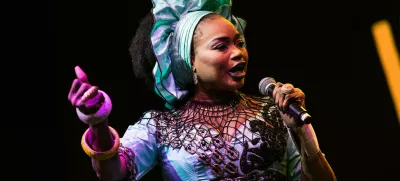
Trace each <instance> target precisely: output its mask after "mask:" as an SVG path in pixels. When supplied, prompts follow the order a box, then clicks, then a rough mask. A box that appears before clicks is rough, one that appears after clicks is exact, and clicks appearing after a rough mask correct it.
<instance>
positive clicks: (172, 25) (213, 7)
mask: <svg viewBox="0 0 400 181" xmlns="http://www.w3.org/2000/svg"><path fill="white" fill-rule="evenodd" d="M231 5H232V3H231V1H230V0H186V1H185V0H153V9H152V12H153V15H154V18H155V24H154V27H153V29H152V32H151V42H152V45H153V49H154V53H155V55H156V57H157V62H156V64H155V66H154V68H153V75H154V79H155V85H154V90H155V92H156V94H157V95H158V96H160V97H161V98H163V99H164V101H165V103H166V104H165V106H166V107H167V108H170V109H171V108H173V107H174V106H175V105H176V103H177V102H178V101H182V100H185V98H186V96H187V94H188V90H189V89H190V86H193V71H192V68H191V67H192V65H191V60H190V53H191V45H192V37H193V33H194V30H195V28H196V25H197V24H198V23H199V21H200V20H201V18H203V17H204V16H205V15H207V14H210V13H218V14H220V15H221V16H222V17H225V18H226V19H228V20H230V21H231V22H232V24H234V25H235V26H236V28H237V29H238V31H239V32H240V33H241V34H242V37H244V36H243V34H244V27H245V25H246V23H245V21H244V20H242V19H240V18H236V17H234V16H233V15H231Z"/></svg>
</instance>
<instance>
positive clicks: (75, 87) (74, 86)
mask: <svg viewBox="0 0 400 181" xmlns="http://www.w3.org/2000/svg"><path fill="white" fill-rule="evenodd" d="M81 84H82V83H81V81H79V79H74V81H73V82H72V85H71V89H70V90H69V93H68V100H69V101H71V99H72V96H73V95H74V94H75V93H76V91H78V89H79V87H80V85H81Z"/></svg>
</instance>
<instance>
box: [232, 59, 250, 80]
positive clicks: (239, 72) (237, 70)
mask: <svg viewBox="0 0 400 181" xmlns="http://www.w3.org/2000/svg"><path fill="white" fill-rule="evenodd" d="M245 68H246V62H240V63H237V64H236V65H235V66H233V67H232V68H231V69H230V70H229V75H230V76H231V77H232V78H234V79H241V78H243V77H244V76H245V75H246V72H245V71H244V69H245Z"/></svg>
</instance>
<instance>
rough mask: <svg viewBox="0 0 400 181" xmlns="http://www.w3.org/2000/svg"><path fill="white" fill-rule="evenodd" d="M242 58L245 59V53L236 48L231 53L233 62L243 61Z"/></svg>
mask: <svg viewBox="0 0 400 181" xmlns="http://www.w3.org/2000/svg"><path fill="white" fill-rule="evenodd" d="M242 58H243V52H242V51H241V50H240V49H239V48H237V47H234V48H233V50H232V52H231V59H232V60H241V59H242Z"/></svg>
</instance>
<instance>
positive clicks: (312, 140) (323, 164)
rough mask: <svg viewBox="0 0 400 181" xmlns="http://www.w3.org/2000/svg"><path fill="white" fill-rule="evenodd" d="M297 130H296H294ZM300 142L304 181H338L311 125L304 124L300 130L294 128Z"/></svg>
mask: <svg viewBox="0 0 400 181" xmlns="http://www.w3.org/2000/svg"><path fill="white" fill-rule="evenodd" d="M293 129H296V130H293ZM292 130H293V132H294V133H295V134H296V135H297V136H298V138H299V140H300V147H301V148H300V149H301V161H302V171H303V173H304V174H302V178H301V179H302V180H311V181H314V180H316V181H319V180H324V181H325V180H326V181H331V180H334V181H336V176H335V173H334V172H333V170H332V168H331V166H330V165H329V163H328V161H327V160H326V158H325V156H324V155H323V154H322V152H321V150H320V148H319V144H318V140H317V136H316V134H315V131H314V129H313V127H312V125H311V124H304V125H303V126H301V127H299V128H292Z"/></svg>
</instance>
